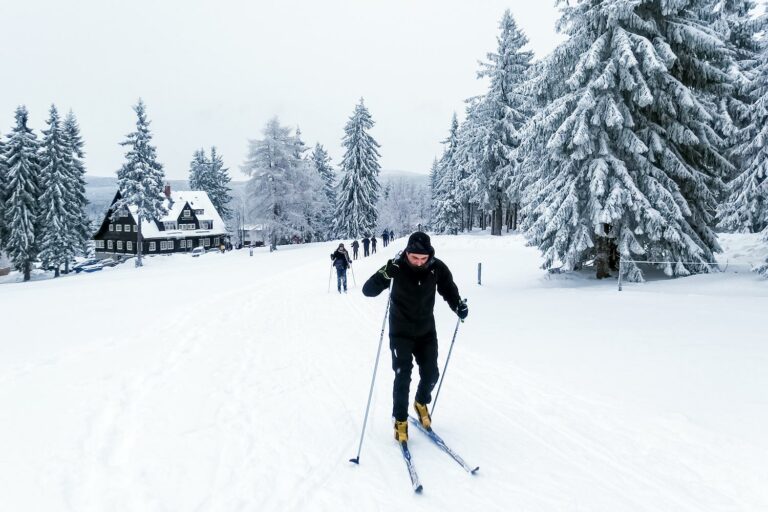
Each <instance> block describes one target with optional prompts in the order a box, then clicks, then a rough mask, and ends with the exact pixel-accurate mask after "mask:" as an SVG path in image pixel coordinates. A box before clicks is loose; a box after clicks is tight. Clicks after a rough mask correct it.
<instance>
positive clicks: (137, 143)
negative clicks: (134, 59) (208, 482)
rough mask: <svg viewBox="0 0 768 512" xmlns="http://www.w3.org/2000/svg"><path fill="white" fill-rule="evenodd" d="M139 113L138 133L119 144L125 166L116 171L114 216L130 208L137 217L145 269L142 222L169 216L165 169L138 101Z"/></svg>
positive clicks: (138, 252)
mask: <svg viewBox="0 0 768 512" xmlns="http://www.w3.org/2000/svg"><path fill="white" fill-rule="evenodd" d="M133 110H134V111H135V112H136V131H134V132H131V133H129V134H128V136H127V138H126V140H125V141H123V142H121V143H120V145H122V146H127V147H128V151H127V152H126V153H125V163H124V164H123V166H122V167H121V168H120V170H118V171H117V187H118V189H119V190H120V194H121V198H120V199H118V200H117V201H116V202H115V204H114V205H113V207H112V208H113V212H114V213H113V214H112V215H113V216H117V215H120V213H121V212H124V211H126V210H128V209H130V210H131V211H133V212H134V213H135V215H136V224H137V225H138V230H137V235H138V236H137V243H136V255H137V258H136V266H137V267H140V266H142V261H141V257H142V252H143V250H142V249H143V247H142V246H143V240H142V238H141V229H142V223H143V222H152V221H156V220H158V219H160V218H162V217H163V216H164V215H166V214H167V213H168V210H167V209H166V207H165V204H164V202H165V195H164V194H163V182H164V181H165V173H164V171H163V166H162V164H160V162H158V161H157V150H156V149H155V147H154V146H153V145H152V133H151V132H150V131H149V124H150V122H149V120H148V119H147V112H146V106H145V105H144V102H143V101H142V100H141V99H139V102H138V103H137V104H136V106H135V107H134V108H133Z"/></svg>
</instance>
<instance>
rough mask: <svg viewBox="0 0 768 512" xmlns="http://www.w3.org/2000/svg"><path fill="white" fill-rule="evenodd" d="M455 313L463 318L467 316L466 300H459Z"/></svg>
mask: <svg viewBox="0 0 768 512" xmlns="http://www.w3.org/2000/svg"><path fill="white" fill-rule="evenodd" d="M456 314H457V315H458V316H459V318H461V319H462V320H464V319H465V318H467V315H469V307H467V302H466V301H461V302H459V305H458V306H457V307H456Z"/></svg>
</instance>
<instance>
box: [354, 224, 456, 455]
mask: <svg viewBox="0 0 768 512" xmlns="http://www.w3.org/2000/svg"><path fill="white" fill-rule="evenodd" d="M391 280H392V291H391V304H390V313H389V348H390V351H391V352H392V369H393V370H394V371H395V382H394V389H393V391H392V397H393V405H392V416H394V418H395V439H397V440H398V441H399V442H404V441H407V440H408V397H409V393H410V384H411V370H412V369H413V358H414V357H415V358H416V363H417V364H418V365H419V386H418V388H417V389H416V397H415V398H416V401H415V402H414V404H413V406H414V409H415V410H416V414H417V417H418V419H419V421H420V422H421V424H422V425H423V426H424V427H425V428H428V427H430V425H431V418H430V416H429V410H428V409H427V404H429V403H430V402H431V401H432V390H433V388H434V387H435V384H437V378H438V375H439V370H438V368H437V332H436V331H435V317H434V307H435V290H437V292H438V293H439V294H440V295H441V296H442V297H443V299H445V301H446V302H447V303H448V306H449V307H450V308H451V310H453V311H455V312H456V314H457V315H458V316H459V318H461V319H462V320H463V319H464V318H466V317H467V315H468V314H469V309H468V308H467V305H466V303H465V302H462V300H461V297H460V296H459V290H458V288H457V287H456V284H455V283H454V282H453V276H452V275H451V271H450V270H448V267H447V266H446V265H445V263H443V262H442V261H440V260H439V259H437V258H435V250H434V248H433V247H432V245H431V244H430V240H429V236H428V235H427V234H426V233H422V232H416V233H413V234H412V235H411V236H410V238H408V245H407V246H406V248H405V251H404V252H403V253H401V254H399V255H398V256H396V257H395V258H393V259H391V260H389V261H387V264H386V265H384V266H383V267H381V268H380V269H379V270H378V271H377V272H376V273H375V274H374V275H373V276H371V277H370V278H369V279H368V281H366V282H365V284H364V285H363V294H364V295H366V296H367V297H375V296H377V295H379V294H380V293H381V292H382V291H384V290H386V289H387V288H389V284H390V281H391Z"/></svg>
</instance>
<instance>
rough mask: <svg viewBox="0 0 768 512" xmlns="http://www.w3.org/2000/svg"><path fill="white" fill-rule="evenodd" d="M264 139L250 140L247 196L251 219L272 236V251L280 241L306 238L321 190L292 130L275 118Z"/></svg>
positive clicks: (244, 168) (268, 126) (265, 132)
mask: <svg viewBox="0 0 768 512" xmlns="http://www.w3.org/2000/svg"><path fill="white" fill-rule="evenodd" d="M263 134H264V138H263V139H259V140H251V141H250V142H249V147H248V157H247V159H246V161H245V163H244V164H243V166H242V170H243V172H244V173H246V174H247V175H249V176H250V180H249V182H248V194H249V200H250V205H251V218H252V219H254V220H255V221H256V222H260V223H261V224H263V225H264V229H265V230H266V231H267V232H268V233H269V237H270V250H275V249H277V244H278V242H281V241H288V240H290V238H292V237H293V236H298V237H301V236H304V235H305V234H306V232H307V231H308V229H309V227H310V226H309V223H308V212H309V211H312V207H313V206H312V205H313V204H314V198H315V195H316V194H317V192H318V191H319V190H320V189H321V187H320V185H319V178H318V179H317V181H315V176H316V173H314V172H310V171H309V165H308V163H307V162H306V161H305V160H304V159H303V158H301V157H300V156H298V155H300V153H301V151H300V147H299V144H298V143H297V139H296V137H295V136H294V135H293V134H292V133H291V129H290V128H287V127H284V126H281V125H280V121H279V120H278V118H277V117H274V118H272V119H271V120H270V121H269V122H268V123H267V125H266V126H265V128H264V130H263Z"/></svg>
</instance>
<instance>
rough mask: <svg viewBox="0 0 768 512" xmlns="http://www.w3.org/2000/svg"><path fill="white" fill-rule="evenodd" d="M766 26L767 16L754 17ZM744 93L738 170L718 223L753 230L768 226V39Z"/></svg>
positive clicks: (723, 225)
mask: <svg viewBox="0 0 768 512" xmlns="http://www.w3.org/2000/svg"><path fill="white" fill-rule="evenodd" d="M757 21H758V22H759V23H760V24H761V25H762V26H766V22H767V21H768V17H767V16H766V15H763V16H762V17H761V18H760V19H759V20H757ZM750 72H751V75H752V77H753V79H752V80H751V81H750V85H749V90H748V94H749V96H750V97H751V98H752V101H751V105H750V107H749V114H748V116H747V120H748V123H747V124H746V126H744V127H743V128H742V129H741V130H740V132H739V143H738V144H737V146H736V148H737V151H736V152H737V153H738V162H739V163H740V166H739V174H738V175H736V176H735V177H734V178H733V179H732V180H731V181H730V182H729V183H728V186H727V195H726V198H725V201H724V202H723V204H721V205H720V208H719V211H718V214H719V219H720V222H719V224H718V227H720V228H721V229H724V230H727V231H740V232H746V233H757V232H759V231H762V230H763V229H766V228H768V41H766V40H765V39H763V40H762V42H761V48H760V51H759V53H758V54H757V63H756V65H755V66H754V67H753V68H752V69H751V70H750Z"/></svg>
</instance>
